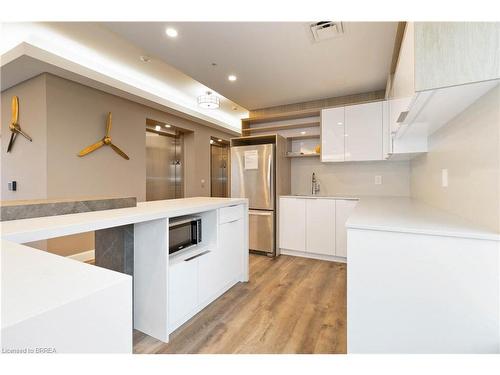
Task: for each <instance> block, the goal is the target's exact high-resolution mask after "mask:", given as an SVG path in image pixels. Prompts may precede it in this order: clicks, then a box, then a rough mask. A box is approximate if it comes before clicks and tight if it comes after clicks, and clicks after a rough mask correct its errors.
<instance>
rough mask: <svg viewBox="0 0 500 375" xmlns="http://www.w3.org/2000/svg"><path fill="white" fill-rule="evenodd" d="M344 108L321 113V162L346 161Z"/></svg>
mask: <svg viewBox="0 0 500 375" xmlns="http://www.w3.org/2000/svg"><path fill="white" fill-rule="evenodd" d="M344 120H345V119H344V107H337V108H329V109H323V110H322V111H321V161H327V162H328V161H344V123H345V121H344Z"/></svg>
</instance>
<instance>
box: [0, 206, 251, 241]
mask: <svg viewBox="0 0 500 375" xmlns="http://www.w3.org/2000/svg"><path fill="white" fill-rule="evenodd" d="M247 203H248V200H247V199H246V198H209V197H195V198H183V199H170V200H162V201H152V202H141V203H138V204H137V207H129V208H119V209H114V210H103V211H93V212H84V213H78V214H69V215H59V216H48V217H39V218H33V219H22V220H11V221H4V222H2V223H0V227H1V234H2V239H4V240H9V241H12V242H17V243H26V242H31V241H38V240H43V239H48V238H54V237H60V236H66V235H70V234H76V233H84V232H90V231H94V230H98V229H104V228H111V227H116V226H121V225H127V224H133V223H139V222H143V221H149V220H156V219H161V218H167V217H176V216H183V215H190V214H193V213H197V212H203V211H209V210H213V209H217V208H220V207H225V206H231V205H235V204H247Z"/></svg>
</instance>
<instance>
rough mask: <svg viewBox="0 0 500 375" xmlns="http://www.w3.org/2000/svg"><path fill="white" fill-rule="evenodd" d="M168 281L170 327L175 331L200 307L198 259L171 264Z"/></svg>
mask: <svg viewBox="0 0 500 375" xmlns="http://www.w3.org/2000/svg"><path fill="white" fill-rule="evenodd" d="M168 281H169V282H168V296H169V301H168V326H169V327H171V328H172V329H174V328H173V327H178V326H180V325H181V324H182V323H184V322H185V321H186V320H188V319H189V316H190V314H192V313H193V311H195V310H196V307H197V306H198V258H194V259H192V260H182V259H181V260H179V261H178V262H176V263H174V264H171V265H170V267H169V275H168Z"/></svg>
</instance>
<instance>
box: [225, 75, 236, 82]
mask: <svg viewBox="0 0 500 375" xmlns="http://www.w3.org/2000/svg"><path fill="white" fill-rule="evenodd" d="M227 79H228V80H230V81H231V82H234V81H236V80H237V79H238V78H237V77H236V76H235V75H234V74H230V75H228V76H227Z"/></svg>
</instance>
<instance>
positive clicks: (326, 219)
mask: <svg viewBox="0 0 500 375" xmlns="http://www.w3.org/2000/svg"><path fill="white" fill-rule="evenodd" d="M305 201H306V220H307V221H306V251H307V252H308V253H314V254H324V255H335V201H334V200H333V199H306V200H305Z"/></svg>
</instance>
